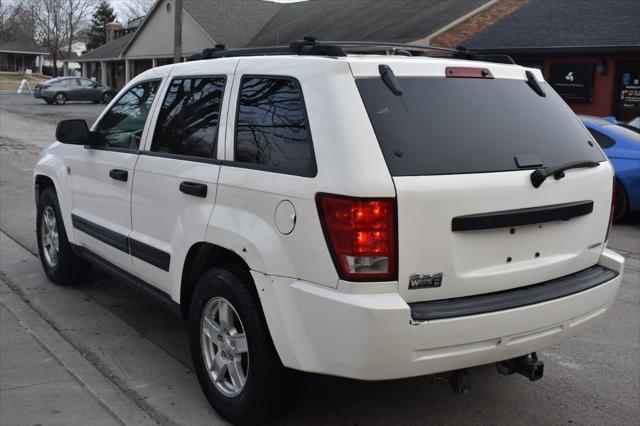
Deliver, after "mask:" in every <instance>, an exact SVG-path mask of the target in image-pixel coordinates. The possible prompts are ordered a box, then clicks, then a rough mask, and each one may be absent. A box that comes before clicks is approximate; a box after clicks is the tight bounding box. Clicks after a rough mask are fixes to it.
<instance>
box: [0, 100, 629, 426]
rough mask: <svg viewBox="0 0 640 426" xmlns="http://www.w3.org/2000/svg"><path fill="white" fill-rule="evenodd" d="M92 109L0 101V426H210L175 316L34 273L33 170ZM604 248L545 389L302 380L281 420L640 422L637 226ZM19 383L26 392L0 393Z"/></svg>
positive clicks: (553, 358)
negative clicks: (608, 257) (607, 280)
mask: <svg viewBox="0 0 640 426" xmlns="http://www.w3.org/2000/svg"><path fill="white" fill-rule="evenodd" d="M102 108H103V106H101V105H93V104H68V105H65V106H62V107H57V106H49V105H46V104H45V103H44V102H41V101H37V100H35V99H33V98H30V97H28V96H18V95H8V94H4V93H0V230H1V231H2V233H1V234H0V279H1V280H3V281H5V282H6V284H7V286H1V284H0V302H1V305H0V311H1V313H2V317H0V320H1V321H2V327H1V328H0V351H1V352H0V367H1V368H0V370H1V375H0V424H2V425H14V424H36V423H39V424H66V425H75V424H78V425H80V424H112V423H114V422H116V423H124V424H148V423H158V424H176V425H177V424H193V425H207V424H220V423H222V422H221V420H220V418H219V417H218V416H217V415H216V414H215V412H214V411H213V410H211V409H210V408H209V406H208V404H207V403H206V400H205V399H204V397H203V396H202V394H201V392H200V389H199V386H198V383H197V380H196V378H195V376H194V374H193V372H192V366H191V361H190V354H189V349H188V340H187V326H186V323H185V322H184V321H182V320H180V319H178V318H175V317H173V316H172V315H171V314H170V313H168V312H166V311H165V310H163V309H162V308H161V307H160V306H158V305H156V304H155V303H154V302H152V301H150V300H148V299H145V298H144V297H143V296H140V295H139V294H138V293H136V292H134V291H132V290H130V289H129V288H127V287H126V286H124V285H123V284H121V283H118V282H117V281H114V280H112V279H110V278H108V277H105V276H103V275H99V274H96V275H94V276H92V277H91V278H90V279H89V280H88V281H87V282H85V283H83V284H81V285H78V286H74V287H59V286H55V285H53V284H51V283H50V282H48V281H47V280H46V278H45V277H44V275H43V274H42V272H41V268H40V265H39V260H38V259H37V255H36V242H35V228H34V224H35V208H34V202H33V195H32V188H31V185H32V183H31V170H32V168H33V165H34V164H35V162H36V161H37V157H38V153H39V151H40V150H41V149H42V148H44V147H45V146H46V145H48V144H49V143H50V142H51V141H52V140H53V133H54V129H55V123H56V122H57V120H60V119H64V118H78V117H80V118H85V119H88V120H93V119H94V118H95V117H97V115H98V114H99V113H100V111H101V110H102ZM610 246H612V247H613V248H615V249H617V250H618V251H619V252H621V253H622V254H623V255H625V257H626V258H627V265H626V271H625V278H624V282H623V286H622V289H621V291H620V293H619V295H618V298H617V300H616V302H615V304H614V306H613V308H612V309H611V310H610V311H609V312H608V313H607V314H606V315H605V318H604V319H603V320H602V321H600V322H599V323H598V324H597V325H596V326H595V327H593V328H592V329H590V330H588V331H585V332H584V333H582V334H580V335H578V336H576V337H575V338H574V339H571V340H568V341H566V342H564V343H563V344H561V345H558V346H555V347H552V348H549V349H547V350H545V351H543V352H542V354H541V356H542V358H543V359H544V361H545V366H546V371H545V377H544V378H543V379H542V380H541V381H539V382H535V383H530V382H528V381H527V380H526V379H524V378H521V377H515V376H510V377H502V376H499V375H498V374H496V373H495V369H494V368H493V367H491V366H487V367H481V368H474V369H471V381H472V389H471V393H469V394H465V395H454V394H452V393H451V392H450V389H449V387H448V385H447V384H446V383H444V382H443V381H441V380H437V379H428V378H415V379H408V380H395V381H386V382H373V383H369V382H359V381H353V380H346V379H339V378H334V377H325V376H317V375H305V376H304V380H303V386H302V389H301V391H300V393H299V397H298V401H297V403H296V404H295V405H294V406H293V407H292V409H291V411H290V412H289V413H288V414H287V415H286V416H285V417H284V418H283V419H280V420H279V421H278V422H277V423H278V424H302V423H304V424H307V423H312V424H345V425H346V424H349V425H352V424H406V425H411V424H427V423H429V424H454V423H457V424H505V425H506V424H529V423H542V424H560V423H565V424H566V423H576V424H611V425H619V424H637V419H638V418H640V304H639V300H640V290H639V289H640V219H638V218H637V217H636V218H632V219H629V220H627V221H625V222H623V223H622V224H619V225H616V226H614V228H613V231H612V237H611V244H610ZM27 308H28V309H27ZM26 313H28V315H27V314H26ZM38 318H39V320H38ZM16 324H17V325H16ZM33 324H40V325H44V326H47V327H48V331H47V332H46V333H45V332H44V331H42V330H43V329H44V328H41V327H39V326H38V327H36V326H35V325H33ZM18 326H19V327H21V328H17V327H18ZM44 326H43V327H44ZM45 328H46V327H45ZM21 330H24V331H21ZM25 333H26V334H25ZM42 336H47V337H46V338H45V337H42ZM52 341H53V342H57V344H53V343H51V342H52ZM42 342H45V343H42ZM47 342H48V343H47ZM20 348H22V349H20ZM34 348H40V350H41V351H42V356H40V355H38V352H37V351H38V349H34ZM34 351H35V352H34ZM47 354H49V355H47ZM47 356H49V357H50V358H51V360H48V361H43V360H46V359H47ZM42 362H45V367H44V368H42V367H41V363H42ZM76 365H81V367H80V369H79V370H78V369H77V368H76V367H75V366H76ZM45 370H46V371H45ZM5 371H7V372H6V373H5ZM18 379H19V380H22V381H23V382H21V383H24V384H26V385H27V388H28V387H31V388H32V389H35V390H34V391H31V390H30V391H29V392H24V393H20V392H18V391H16V392H8V393H5V386H6V387H7V388H10V387H11V388H13V386H12V385H11V383H12V381H14V382H15V381H16V380H18ZM5 381H6V383H5ZM36 391H37V392H36ZM33 392H36V393H38V392H39V394H40V395H42V398H37V399H34V398H33V397H32V396H31V395H32V394H33ZM78 392H79V393H78ZM76 395H80V396H77V397H76ZM76 405H77V406H78V407H76ZM5 407H6V408H5ZM21 407H22V408H21ZM47 410H48V411H47ZM54 410H55V411H60V413H55V414H56V416H59V417H55V416H53V414H54V413H51V412H52V411H54ZM47 413H49V414H50V415H49V416H47V415H46V414H47Z"/></svg>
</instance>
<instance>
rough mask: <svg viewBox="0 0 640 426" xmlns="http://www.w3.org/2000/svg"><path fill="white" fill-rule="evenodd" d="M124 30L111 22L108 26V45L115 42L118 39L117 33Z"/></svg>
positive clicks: (119, 25)
mask: <svg viewBox="0 0 640 426" xmlns="http://www.w3.org/2000/svg"><path fill="white" fill-rule="evenodd" d="M120 29H122V25H121V24H119V23H117V22H115V21H113V22H109V23H108V24H107V25H106V32H107V43H109V42H110V41H113V40H115V39H116V38H118V37H117V36H116V31H118V30H120Z"/></svg>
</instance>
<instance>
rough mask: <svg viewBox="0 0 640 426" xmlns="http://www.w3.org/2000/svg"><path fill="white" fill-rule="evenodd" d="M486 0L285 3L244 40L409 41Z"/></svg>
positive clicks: (256, 43) (263, 42)
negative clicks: (259, 29)
mask: <svg viewBox="0 0 640 426" xmlns="http://www.w3.org/2000/svg"><path fill="white" fill-rule="evenodd" d="M487 1H488V0H311V1H305V2H300V3H291V4H286V5H284V7H283V8H282V10H281V11H280V12H279V13H278V14H277V15H276V16H275V17H274V18H273V19H272V20H271V21H270V22H269V23H268V24H266V25H265V27H264V28H262V30H261V31H260V32H259V33H258V34H257V35H256V36H255V37H254V38H253V40H252V41H251V42H250V43H249V45H250V46H267V45H274V44H286V43H289V42H291V41H294V40H299V39H301V38H302V37H304V36H313V37H317V38H318V39H319V40H359V41H388V42H400V43H403V42H410V41H415V40H419V39H422V38H424V37H427V36H428V35H430V34H432V33H433V32H435V31H437V30H438V29H440V28H442V27H444V26H445V25H447V24H449V23H450V22H452V21H454V20H456V19H458V18H460V17H461V16H464V15H465V14H467V13H469V12H471V11H473V10H475V9H477V8H478V7H480V6H482V5H483V4H485V3H487Z"/></svg>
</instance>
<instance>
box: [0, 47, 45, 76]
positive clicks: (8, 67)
mask: <svg viewBox="0 0 640 426" xmlns="http://www.w3.org/2000/svg"><path fill="white" fill-rule="evenodd" d="M44 55H45V53H44V52H43V51H42V49H41V48H40V47H39V46H38V45H37V44H35V42H33V41H29V40H11V41H2V40H0V71H10V72H24V71H25V70H27V69H32V70H33V69H35V68H36V67H39V68H40V72H41V73H42V69H41V67H42V64H43V59H44Z"/></svg>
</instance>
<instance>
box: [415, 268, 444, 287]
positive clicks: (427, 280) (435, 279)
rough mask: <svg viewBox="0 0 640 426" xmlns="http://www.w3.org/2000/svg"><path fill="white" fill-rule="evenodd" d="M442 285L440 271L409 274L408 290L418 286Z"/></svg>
mask: <svg viewBox="0 0 640 426" xmlns="http://www.w3.org/2000/svg"><path fill="white" fill-rule="evenodd" d="M441 285H442V272H438V273H437V274H432V275H429V274H411V275H410V276H409V290H417V289H419V288H434V287H440V286H441Z"/></svg>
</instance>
